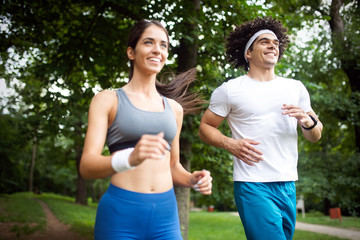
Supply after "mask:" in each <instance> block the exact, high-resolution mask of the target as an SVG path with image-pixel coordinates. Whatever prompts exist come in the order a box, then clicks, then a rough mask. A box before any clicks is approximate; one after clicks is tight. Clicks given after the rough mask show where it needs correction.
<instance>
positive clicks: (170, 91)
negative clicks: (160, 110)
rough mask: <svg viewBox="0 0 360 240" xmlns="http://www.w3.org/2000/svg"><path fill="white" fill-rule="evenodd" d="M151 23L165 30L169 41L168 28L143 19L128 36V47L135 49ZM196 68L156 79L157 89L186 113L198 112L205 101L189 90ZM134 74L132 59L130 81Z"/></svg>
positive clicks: (154, 21) (194, 77)
mask: <svg viewBox="0 0 360 240" xmlns="http://www.w3.org/2000/svg"><path fill="white" fill-rule="evenodd" d="M151 25H156V26H158V27H160V28H161V29H163V30H164V32H165V33H166V36H167V38H168V42H170V41H169V34H168V31H167V30H166V28H164V27H163V26H162V24H161V23H160V22H159V21H157V20H146V19H142V20H140V21H138V22H137V23H136V24H135V25H134V26H133V28H132V29H131V31H130V33H129V37H128V47H131V48H132V49H134V50H135V47H136V44H137V42H138V41H139V39H140V37H141V35H142V34H143V33H144V31H145V30H146V29H147V28H148V27H150V26H151ZM196 73H197V71H196V69H195V68H192V69H190V70H188V71H186V72H184V73H181V74H179V75H177V76H176V75H174V74H170V76H169V75H167V76H168V77H166V80H162V81H161V82H159V81H158V80H156V82H155V84H156V89H157V91H158V92H159V93H160V94H161V95H163V96H165V97H167V98H171V99H174V100H175V101H177V102H178V103H179V104H180V105H181V106H182V107H183V109H184V115H186V114H192V113H197V112H199V111H200V110H201V109H202V105H203V104H204V103H205V101H204V100H203V99H202V98H201V97H200V95H199V94H198V93H197V92H191V91H189V86H190V84H191V83H192V82H194V81H195V80H196ZM133 74H134V62H133V61H132V60H130V71H129V81H130V80H131V78H132V77H133Z"/></svg>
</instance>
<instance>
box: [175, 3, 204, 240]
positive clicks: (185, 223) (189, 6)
mask: <svg viewBox="0 0 360 240" xmlns="http://www.w3.org/2000/svg"><path fill="white" fill-rule="evenodd" d="M183 6H184V11H186V12H192V13H193V14H192V16H194V17H196V16H198V11H199V10H200V1H199V0H187V1H184V4H183ZM183 24H185V25H186V29H187V30H188V32H185V33H183V34H184V35H187V36H190V38H192V39H193V41H190V40H189V39H188V38H186V39H185V38H183V39H181V40H180V47H179V49H178V51H177V54H178V69H177V71H178V72H179V73H180V72H185V71H186V70H189V69H190V68H193V67H195V66H196V64H197V53H198V40H197V31H196V30H198V28H197V25H196V23H193V22H187V20H185V19H184V23H183ZM182 131H192V121H190V120H189V118H188V117H185V118H184V122H183V129H182ZM191 148H192V145H191V142H189V141H188V139H184V138H181V135H180V162H181V164H182V165H183V166H184V168H185V169H186V170H188V171H191V168H190V166H191V164H190V156H191ZM175 193H176V199H177V204H178V209H179V218H180V226H181V232H182V235H183V238H184V240H187V239H188V227H189V209H190V189H188V188H183V187H175Z"/></svg>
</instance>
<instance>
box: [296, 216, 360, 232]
mask: <svg viewBox="0 0 360 240" xmlns="http://www.w3.org/2000/svg"><path fill="white" fill-rule="evenodd" d="M297 221H299V222H304V223H311V224H320V225H327V226H332V227H340V228H347V229H352V230H357V231H360V218H355V217H344V216H342V217H341V222H340V221H339V219H331V218H330V217H329V216H325V215H324V214H322V213H306V214H305V218H302V217H301V215H298V217H297Z"/></svg>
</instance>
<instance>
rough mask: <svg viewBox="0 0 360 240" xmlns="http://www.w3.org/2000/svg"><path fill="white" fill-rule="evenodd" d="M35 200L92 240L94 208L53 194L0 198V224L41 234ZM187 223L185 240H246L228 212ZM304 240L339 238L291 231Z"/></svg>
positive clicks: (318, 220)
mask: <svg viewBox="0 0 360 240" xmlns="http://www.w3.org/2000/svg"><path fill="white" fill-rule="evenodd" d="M35 198H36V199H39V200H41V201H43V202H45V203H46V204H47V205H48V206H49V208H50V209H51V211H52V212H53V213H54V215H55V216H56V217H57V218H58V219H59V220H60V221H61V222H63V223H65V224H69V225H71V229H72V230H73V231H75V232H78V233H79V234H81V235H82V236H83V237H85V238H86V239H89V240H90V239H93V229H94V224H95V215H96V204H90V206H81V205H78V204H75V203H74V198H70V197H64V196H60V195H56V194H48V193H43V194H41V195H35V194H32V193H16V194H12V195H0V222H14V223H21V224H18V225H15V227H14V229H13V231H14V232H16V233H17V235H18V236H19V235H26V234H30V233H32V232H34V231H39V230H41V231H43V230H44V229H45V226H46V222H45V219H46V218H45V214H44V212H43V210H42V206H41V205H40V203H39V202H38V201H37V200H35ZM189 220H190V224H189V238H188V239H189V240H205V239H206V240H212V239H213V240H219V239H227V240H232V239H234V240H235V239H236V240H246V237H245V233H244V230H243V227H242V225H241V221H240V218H239V217H238V216H234V215H231V214H230V213H228V212H205V211H201V212H191V213H190V219H189ZM298 220H299V221H302V222H307V223H313V224H324V225H329V226H335V227H344V228H351V229H355V230H359V231H360V227H359V225H360V219H359V218H351V217H344V218H343V222H342V223H339V221H338V220H331V219H330V218H329V217H328V216H321V215H319V214H306V218H304V219H303V218H301V216H298ZM34 223H36V224H34ZM304 239H307V240H339V239H341V238H337V237H332V236H328V235H324V234H317V233H312V232H307V231H300V230H295V235H294V240H304Z"/></svg>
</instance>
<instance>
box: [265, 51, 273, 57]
mask: <svg viewBox="0 0 360 240" xmlns="http://www.w3.org/2000/svg"><path fill="white" fill-rule="evenodd" d="M265 55H267V56H268V55H272V56H274V57H275V56H276V54H275V53H273V52H271V53H265Z"/></svg>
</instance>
